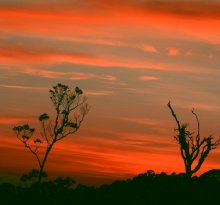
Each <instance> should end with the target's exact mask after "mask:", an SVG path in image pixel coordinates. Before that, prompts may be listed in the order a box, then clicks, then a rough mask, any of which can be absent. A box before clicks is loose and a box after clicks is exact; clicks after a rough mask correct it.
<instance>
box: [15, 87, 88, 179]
mask: <svg viewBox="0 0 220 205" xmlns="http://www.w3.org/2000/svg"><path fill="white" fill-rule="evenodd" d="M49 92H50V99H51V101H52V103H53V106H54V108H55V111H56V115H55V119H54V120H53V121H52V120H50V116H49V115H48V114H47V113H43V114H41V115H40V116H39V118H38V119H39V121H40V124H41V128H42V130H41V136H40V137H34V136H33V134H34V132H35V129H34V128H31V127H30V126H29V125H28V124H25V125H22V126H15V127H14V128H13V131H14V132H15V134H16V136H17V138H18V139H19V140H20V141H21V142H22V143H23V144H24V146H25V147H26V148H27V149H28V150H29V151H30V152H31V153H32V154H33V155H34V156H35V158H36V159H37V162H38V165H39V174H38V182H41V179H42V176H43V173H44V166H45V163H46V161H47V158H48V155H49V153H50V151H51V150H52V148H53V146H54V144H55V143H56V142H58V141H60V140H62V139H64V138H66V137H67V136H68V135H71V134H74V133H75V132H76V131H77V130H78V129H79V128H80V126H81V124H82V122H83V120H84V117H85V115H86V114H87V113H88V111H89V105H88V104H87V98H86V97H85V96H84V95H83V91H82V90H81V89H80V88H79V87H75V89H71V88H69V87H68V86H66V85H63V84H60V83H59V84H57V85H56V86H54V87H53V88H52V89H51V90H50V91H49ZM43 143H44V145H45V148H46V149H45V152H44V154H43V157H42V158H41V154H40V153H39V147H40V146H41V144H43Z"/></svg>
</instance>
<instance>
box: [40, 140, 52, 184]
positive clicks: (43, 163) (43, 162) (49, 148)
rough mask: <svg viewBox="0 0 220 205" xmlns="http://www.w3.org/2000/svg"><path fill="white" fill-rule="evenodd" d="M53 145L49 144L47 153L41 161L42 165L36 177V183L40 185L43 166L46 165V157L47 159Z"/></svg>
mask: <svg viewBox="0 0 220 205" xmlns="http://www.w3.org/2000/svg"><path fill="white" fill-rule="evenodd" d="M52 146H53V144H51V145H50V146H49V147H48V148H47V151H46V153H45V155H44V159H43V161H42V164H41V166H40V171H39V176H38V183H41V180H42V176H43V172H44V166H45V164H46V161H47V157H48V154H49V152H50V150H51V148H52Z"/></svg>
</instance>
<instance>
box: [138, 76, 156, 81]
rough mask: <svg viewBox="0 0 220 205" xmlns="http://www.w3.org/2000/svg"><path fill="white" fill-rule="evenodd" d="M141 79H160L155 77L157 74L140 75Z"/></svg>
mask: <svg viewBox="0 0 220 205" xmlns="http://www.w3.org/2000/svg"><path fill="white" fill-rule="evenodd" d="M139 79H140V80H143V81H144V80H146V81H152V80H153V81H154V80H159V78H158V77H155V76H148V75H143V76H140V77H139Z"/></svg>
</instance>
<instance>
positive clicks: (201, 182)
mask: <svg viewBox="0 0 220 205" xmlns="http://www.w3.org/2000/svg"><path fill="white" fill-rule="evenodd" d="M207 173H208V174H203V175H202V177H193V178H192V179H190V180H189V178H187V176H186V175H185V174H175V173H173V174H171V175H167V174H166V173H164V172H162V173H160V174H155V173H154V172H153V171H152V170H150V171H147V172H146V173H143V174H140V175H138V176H136V177H134V178H133V179H128V180H117V181H114V182H113V183H112V184H109V185H103V186H101V187H98V188H95V187H89V186H85V185H81V184H78V185H77V186H76V185H75V187H73V186H72V185H74V184H75V181H74V180H72V179H70V178H68V177H67V178H60V177H59V178H57V179H55V180H54V181H48V182H42V183H34V184H33V185H32V186H31V187H29V188H27V187H21V186H14V185H12V184H9V183H4V184H1V185H0V197H1V204H2V205H5V204H78V205H84V204H98V205H99V204H100V205H110V204H111V205H113V204H122V205H123V204H134V205H147V204H149V205H157V204H158V205H159V204H175V205H176V204H178V205H183V204H219V203H220V197H219V190H220V180H219V179H220V175H219V174H216V173H217V172H216V171H215V172H214V174H213V175H212V172H207ZM218 173H219V171H218ZM210 176H211V177H210Z"/></svg>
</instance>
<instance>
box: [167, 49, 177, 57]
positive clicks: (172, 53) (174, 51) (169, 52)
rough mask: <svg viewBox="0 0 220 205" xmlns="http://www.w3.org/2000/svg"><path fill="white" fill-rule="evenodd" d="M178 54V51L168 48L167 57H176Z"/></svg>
mask: <svg viewBox="0 0 220 205" xmlns="http://www.w3.org/2000/svg"><path fill="white" fill-rule="evenodd" d="M179 54H180V51H179V49H178V48H168V49H167V55H169V56H178V55H179Z"/></svg>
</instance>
